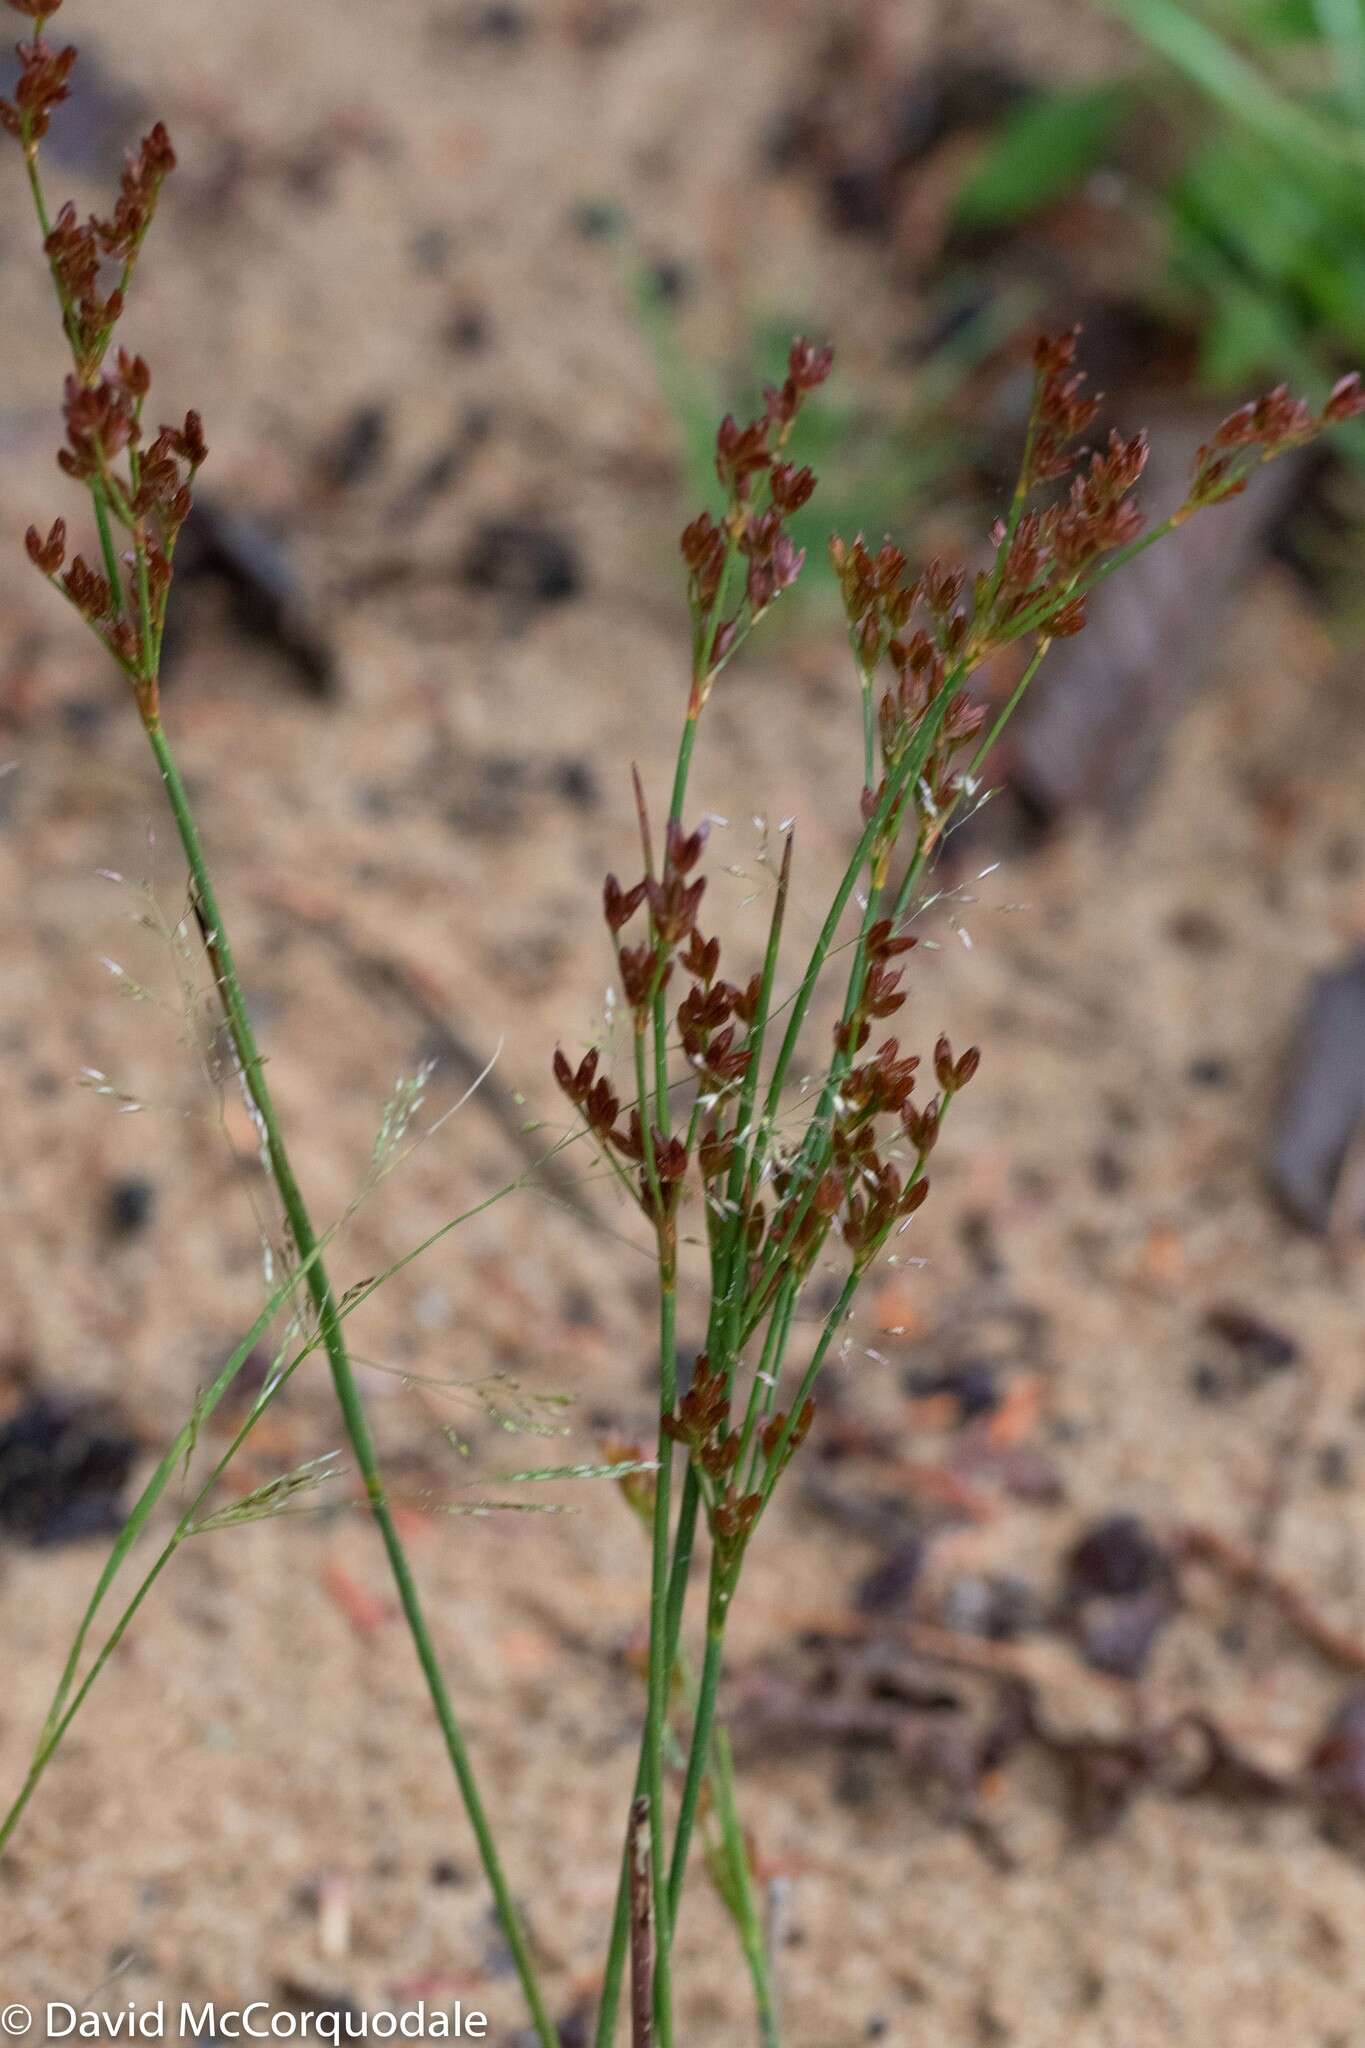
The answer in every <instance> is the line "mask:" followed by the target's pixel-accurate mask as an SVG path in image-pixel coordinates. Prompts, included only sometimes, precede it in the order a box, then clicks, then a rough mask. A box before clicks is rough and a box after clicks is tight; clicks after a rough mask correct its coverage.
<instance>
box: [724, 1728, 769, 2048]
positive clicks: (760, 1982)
mask: <svg viewBox="0 0 1365 2048" xmlns="http://www.w3.org/2000/svg"><path fill="white" fill-rule="evenodd" d="M713 1747H714V1750H715V1758H716V1762H715V1770H714V1773H713V1782H714V1785H715V1792H716V1811H717V1813H718V1815H719V1816H720V1832H721V1840H722V1842H723V1844H724V1847H725V1860H726V1863H727V1865H728V1866H729V1871H730V1881H731V1885H732V1887H733V1890H734V1896H735V1906H736V1908H737V1912H736V1919H737V1921H738V1923H739V1930H740V1942H741V1945H742V1946H743V1949H744V1956H745V1960H746V1962H747V1963H748V1965H749V1976H750V1978H751V1979H752V1981H753V1987H754V2003H755V2005H756V2006H757V2008H758V2038H759V2048H779V2041H778V2018H777V1999H776V1997H775V1995H774V1991H773V1981H772V1972H771V1968H770V1964H769V1957H768V1949H767V1944H766V1942H765V1941H764V1938H763V1923H762V1921H761V1919H760V1918H759V1913H758V1907H757V1905H756V1904H755V1902H754V1887H753V1880H752V1877H751V1875H750V1871H749V1849H748V1845H747V1843H746V1842H745V1840H744V1831H743V1829H742V1828H741V1826H740V1824H739V1807H738V1805H737V1803H736V1800H735V1766H734V1758H733V1756H732V1755H731V1751H730V1738H729V1736H728V1735H727V1734H726V1732H725V1730H724V1728H723V1727H717V1729H716V1733H715V1741H714V1744H713Z"/></svg>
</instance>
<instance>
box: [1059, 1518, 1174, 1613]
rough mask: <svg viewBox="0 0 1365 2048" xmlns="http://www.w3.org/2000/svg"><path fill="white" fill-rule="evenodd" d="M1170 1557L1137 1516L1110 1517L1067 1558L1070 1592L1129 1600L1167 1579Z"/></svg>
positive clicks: (1085, 1535) (1092, 1527)
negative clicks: (1167, 1561)
mask: <svg viewBox="0 0 1365 2048" xmlns="http://www.w3.org/2000/svg"><path fill="white" fill-rule="evenodd" d="M1166 1570H1167V1566H1166V1554H1165V1552H1164V1551H1163V1550H1162V1548H1161V1546H1160V1544H1159V1543H1158V1542H1157V1541H1156V1539H1155V1537H1154V1536H1153V1535H1152V1534H1151V1531H1150V1530H1149V1529H1148V1528H1147V1526H1146V1524H1145V1523H1144V1522H1142V1521H1141V1520H1140V1519H1139V1518H1138V1516H1136V1515H1107V1516H1106V1517H1105V1519H1104V1520H1103V1521H1100V1522H1095V1523H1093V1524H1092V1526H1091V1527H1090V1528H1089V1529H1088V1530H1087V1531H1086V1532H1085V1534H1084V1535H1083V1536H1082V1537H1080V1539H1079V1540H1078V1542H1077V1543H1076V1544H1075V1546H1074V1548H1073V1549H1072V1551H1071V1554H1070V1556H1069V1557H1068V1559H1067V1565H1066V1571H1067V1583H1068V1587H1069V1589H1070V1591H1071V1592H1072V1593H1074V1594H1076V1595H1078V1596H1080V1597H1082V1598H1084V1597H1085V1596H1087V1595H1089V1594H1093V1593H1099V1594H1103V1595H1104V1596H1106V1597H1107V1598H1110V1599H1127V1598H1130V1597H1131V1596H1132V1595H1133V1594H1135V1593H1142V1592H1145V1591H1146V1589H1147V1588H1148V1587H1149V1586H1152V1585H1155V1584H1156V1583H1157V1582H1158V1581H1159V1580H1162V1579H1164V1578H1165V1576H1166Z"/></svg>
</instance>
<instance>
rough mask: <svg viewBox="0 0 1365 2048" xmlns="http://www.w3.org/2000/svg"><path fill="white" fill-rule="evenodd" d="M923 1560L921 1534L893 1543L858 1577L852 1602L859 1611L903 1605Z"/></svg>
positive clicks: (878, 1611) (885, 1611)
mask: <svg viewBox="0 0 1365 2048" xmlns="http://www.w3.org/2000/svg"><path fill="white" fill-rule="evenodd" d="M923 1563H924V1543H923V1540H922V1538H920V1537H919V1536H910V1537H907V1539H906V1541H905V1542H904V1543H900V1544H897V1546H896V1548H895V1549H894V1550H892V1551H890V1552H888V1554H887V1555H886V1556H885V1557H884V1558H883V1559H882V1560H881V1562H880V1563H879V1564H875V1565H874V1566H873V1567H872V1569H871V1571H869V1572H865V1573H864V1574H863V1577H862V1578H861V1579H860V1580H859V1581H858V1586H857V1590H856V1591H855V1593H854V1595H853V1604H854V1606H855V1607H856V1608H857V1610H858V1612H859V1614H888V1613H890V1612H891V1611H892V1610H893V1609H894V1608H898V1607H904V1606H905V1605H906V1604H907V1602H908V1601H909V1598H910V1595H911V1593H912V1592H913V1591H914V1589H915V1582H916V1580H917V1579H918V1578H919V1575H920V1568H921V1566H922V1565H923Z"/></svg>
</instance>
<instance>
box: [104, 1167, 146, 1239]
mask: <svg viewBox="0 0 1365 2048" xmlns="http://www.w3.org/2000/svg"><path fill="white" fill-rule="evenodd" d="M155 1211H156V1188H155V1186H154V1185H153V1183H152V1182H151V1181H149V1180H146V1179H144V1178H143V1176H142V1175H140V1174H128V1175H126V1176H125V1177H124V1178H123V1179H121V1180H116V1181H114V1182H113V1184H112V1185H111V1187H110V1189H109V1198H108V1206H107V1210H106V1213H107V1216H108V1220H109V1228H110V1230H111V1231H113V1233H114V1235H115V1236H116V1237H131V1236H132V1235H133V1233H134V1232H135V1231H138V1230H145V1229H146V1227H147V1225H148V1224H149V1223H150V1222H151V1220H152V1217H153V1215H154V1214H155Z"/></svg>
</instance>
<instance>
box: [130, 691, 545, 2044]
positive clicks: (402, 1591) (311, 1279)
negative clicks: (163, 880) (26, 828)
mask: <svg viewBox="0 0 1365 2048" xmlns="http://www.w3.org/2000/svg"><path fill="white" fill-rule="evenodd" d="M147 737H148V740H149V741H150V743H151V748H152V752H153V754H154V755H155V757H156V763H157V766H158V768H159V769H160V771H161V779H162V782H163V784H164V785H165V790H166V796H167V799H168V801H169V803H170V807H171V812H172V815H173V817H174V819H175V824H176V829H177V831H178V833H179V835H180V843H181V846H182V848H183V849H184V853H185V859H186V861H187V863H188V865H189V871H190V880H191V885H192V887H193V891H194V899H195V910H196V913H197V915H198V917H199V919H200V922H201V925H202V928H203V936H204V945H205V950H206V951H207V953H208V956H209V960H210V962H211V964H212V967H213V971H214V976H215V979H216V981H217V985H218V991H219V994H220V996H221V999H222V1004H223V1011H224V1015H225V1017H226V1020H227V1026H228V1032H229V1035H230V1037H231V1039H232V1044H233V1048H234V1051H235V1053H236V1057H237V1062H238V1065H239V1067H240V1070H241V1076H242V1081H243V1085H244V1086H245V1088H246V1090H247V1093H248V1095H249V1096H250V1099H251V1102H252V1104H253V1105H254V1107H255V1110H256V1113H257V1115H258V1116H259V1118H260V1126H261V1133H262V1137H263V1140H264V1146H265V1151H266V1155H267V1159H268V1162H269V1166H270V1172H271V1176H272V1178H273V1180H274V1182H275V1185H276V1187H277V1188H278V1190H279V1195H280V1200H281V1202H282V1204H283V1206H284V1212H285V1215H286V1217H287V1219H288V1222H289V1227H290V1230H291V1232H292V1234H293V1238H294V1245H295V1249H296V1250H297V1252H298V1254H299V1257H300V1258H301V1259H304V1260H307V1261H310V1263H309V1266H308V1272H307V1285H308V1291H309V1293H310V1294H311V1295H312V1298H313V1303H314V1306H315V1307H316V1309H317V1312H318V1319H319V1325H320V1329H321V1335H322V1341H323V1346H324V1349H325V1350H326V1353H327V1360H328V1364H329V1366H330V1368H331V1374H332V1384H333V1386H334V1387H335V1389H336V1396H337V1402H338V1405H339V1407H340V1409H341V1414H342V1420H343V1422H344V1423H345V1426H346V1434H347V1436H348V1437H349V1439H350V1442H351V1447H352V1450H353V1451H354V1453H355V1459H356V1464H357V1466H358V1467H359V1470H360V1474H361V1478H362V1480H363V1482H364V1486H365V1493H366V1498H367V1500H368V1503H369V1508H370V1513H371V1515H372V1516H373V1518H374V1521H375V1524H376V1526H377V1528H378V1530H379V1534H380V1539H381V1541H382V1542H383V1545H384V1549H385V1552H386V1554H387V1556H388V1560H389V1568H390V1571H391V1572H392V1574H393V1580H394V1584H395V1586H396V1588H397V1592H398V1598H399V1602H400V1605H401V1606H402V1609H403V1616H404V1619H405V1621H406V1623H407V1626H408V1632H409V1634H410V1635H411V1637H412V1641H413V1647H414V1649H415V1650H416V1652H417V1659H418V1662H419V1664H420V1665H421V1668H422V1673H423V1676H424V1678H425V1679H426V1683H427V1690H428V1692H429V1693H430V1695H431V1702H432V1706H433V1707H434V1709H435V1712H436V1718H437V1721H438V1723H439V1724H440V1728H441V1733H442V1736H443V1737H444V1740H445V1746H446V1753H447V1755H448V1757H449V1759H450V1765H451V1769H452V1770H453V1772H454V1774H455V1779H456V1782H457V1784H458V1786H459V1790H460V1796H461V1798H462V1799H463V1801H464V1806H465V1811H466V1813H467V1814H468V1816H469V1823H470V1826H471V1827H472V1828H473V1830H474V1836H475V1840H476V1842H477V1844H478V1851H479V1858H480V1861H481V1862H482V1864H483V1868H484V1873H485V1875H486V1877H487V1879H488V1883H489V1887H490V1889H491V1890H492V1893H493V1901H494V1906H495V1908H496V1911H497V1915H498V1921H499V1924H500V1926H501V1928H502V1931H503V1935H504V1937H505V1939H506V1941H507V1944H508V1947H509V1949H510V1951H511V1954H512V1959H513V1962H514V1964H515V1966H516V1971H517V1975H518V1977H519V1979H520V1980H521V1987H522V1991H523V1994H524V1996H525V1998H526V2002H527V2005H528V2007H529V2008H530V2012H531V2016H532V2020H533V2023H534V2026H535V2031H536V2035H537V2038H538V2039H539V2040H540V2042H541V2043H542V2044H543V2048H558V2041H559V2035H558V2032H557V2030H556V2028H555V2027H554V2024H553V2022H552V2021H551V2019H550V2016H549V2012H548V2010H547V2008H546V2006H545V2002H544V1998H543V1995H542V1993H541V1990H540V1985H539V1981H538V1978H537V1975H536V1969H535V1964H534V1961H533V1959H532V1956H531V1952H530V1946H529V1943H528V1940H527V1936H526V1932H525V1929H524V1927H523V1926H522V1922H521V1916H520V1914H519V1912H518V1910H517V1907H516V1903H515V1901H514V1900H513V1897H512V1893H511V1889H510V1887H509V1885H508V1882H507V1878H506V1875H505V1873H504V1871H503V1868H502V1861H501V1858H500V1857H499V1855H498V1851H497V1847H496V1844H495V1842H494V1840H493V1834H492V1830H491V1827H490V1824H489V1820H488V1816H487V1814H486V1812H485V1810H484V1805H483V1801H482V1798H481V1797H480V1794H479V1789H478V1785H477V1782H476V1780H475V1777H474V1771H473V1766H472V1764H471V1762H470V1758H469V1752H468V1749H467V1748H466V1745H465V1740H464V1735H463V1733H462V1731H461V1728H460V1725H459V1722H458V1720H457V1718H456V1715H455V1710H454V1707H453V1705H452V1703H451V1699H450V1695H449V1692H448V1690H447V1688H446V1683H445V1679H444V1677H443V1676H442V1673H441V1667H440V1662H439V1660H438V1658H437V1655H436V1649H435V1645H434V1644H433V1642H432V1640H431V1634H430V1631H429V1630H428V1627H427V1623H426V1618H425V1616H424V1614H423V1612H422V1606H421V1601H420V1599H419V1596H418V1592H417V1587H416V1582H415V1581H414V1579H413V1576H412V1570H411V1567H410V1565H409V1563H408V1559H407V1553H406V1551H405V1550H404V1548H403V1544H402V1540H401V1538H400V1537H399V1534H398V1531H397V1528H396V1527H395V1525H394V1520H393V1516H392V1514H391V1513H390V1510H389V1506H388V1502H387V1500H386V1498H385V1495H384V1484H383V1478H382V1475H381V1472H380V1469H379V1461H378V1457H377V1455H376V1452H375V1447H374V1440H373V1438H372V1436H371V1434H370V1428H369V1423H368V1421H367V1420H366V1416H365V1409H364V1404H363V1402H362V1400H361V1397H360V1390H359V1387H358V1386H357V1384H356V1379H355V1373H354V1371H353V1369H352V1366H351V1361H350V1357H349V1354H348V1352H347V1348H346V1343H345V1339H344V1338H343V1336H342V1332H341V1324H340V1321H339V1318H338V1315H337V1303H336V1298H335V1296H334V1294H333V1292H332V1286H331V1282H330V1280H329V1279H328V1277H327V1271H326V1268H325V1266H324V1264H323V1262H322V1259H321V1258H320V1257H319V1256H318V1253H319V1243H318V1239H317V1236H316V1234H315V1232H314V1230H313V1225H312V1221H311V1219H310V1217H309V1214H308V1210H307V1207H306V1206H305V1203H304V1200H303V1196H302V1194H301V1192H300V1190H299V1185H298V1182H297V1180H296V1179H295V1176H294V1169H293V1165H292V1163H291V1161H290V1158H289V1154H288V1152H287V1150H286V1148H285V1144H284V1138H283V1135H282V1133H281V1130H280V1126H279V1120H278V1117H277V1115H276V1112H275V1105H274V1102H273V1100H272V1098H271V1094H270V1090H269V1087H268V1086H267V1084H266V1079H265V1072H264V1066H263V1062H262V1059H261V1054H260V1050H259V1048H258V1046H257V1044H256V1038H255V1034H254V1032H253V1031H252V1028H251V1022H250V1019H249V1017H248V1015H247V1010H246V1002H245V999H244V997H243V994H242V987H241V982H240V980H239V978H238V975H237V969H236V964H235V962H234V959H233V955H232V949H231V946H230V944H229V941H228V937H227V933H226V930H225V928H224V924H223V918H222V914H221V912H220V910H219V907H218V901H217V897H216V895H215V892H214V888H213V882H212V878H211V876H210V874H209V869H208V863H207V861H206V859H205V855H204V849H203V845H202V843H201V841H200V837H199V830H198V826H197V824H196V822H195V818H194V813H193V810H192V808H191V806H190V800H189V795H188V793H187V791H186V789H185V785H184V782H183V781H182V779H181V775H180V770H179V767H178V766H177V764H176V760H175V757H174V755H173V753H172V752H171V748H170V744H169V742H168V740H167V738H166V735H165V732H164V731H163V729H162V727H161V724H160V722H159V720H155V719H153V720H151V721H149V722H148V724H147Z"/></svg>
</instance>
